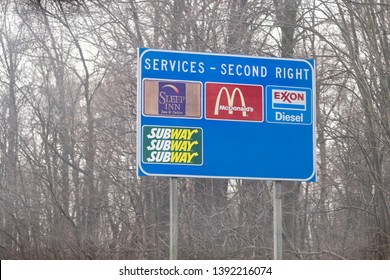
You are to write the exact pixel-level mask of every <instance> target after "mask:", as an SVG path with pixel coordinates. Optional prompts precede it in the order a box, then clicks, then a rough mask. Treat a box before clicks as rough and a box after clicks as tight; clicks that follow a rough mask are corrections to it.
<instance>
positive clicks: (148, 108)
mask: <svg viewBox="0 0 390 280" xmlns="http://www.w3.org/2000/svg"><path fill="white" fill-rule="evenodd" d="M315 98H316V96H315V71H314V61H313V60H303V59H282V58H264V57H253V56H240V55H226V54H214V53H195V52H183V51H168V50H158V49H145V48H141V49H139V50H138V97H137V99H138V100H137V102H138V105H137V106H138V113H137V123H138V135H137V142H138V144H137V146H138V147H137V162H138V163H137V165H138V175H139V176H170V177H209V178H242V179H263V180H285V181H313V180H315V176H316V168H315V166H316V164H315V162H316V156H315Z"/></svg>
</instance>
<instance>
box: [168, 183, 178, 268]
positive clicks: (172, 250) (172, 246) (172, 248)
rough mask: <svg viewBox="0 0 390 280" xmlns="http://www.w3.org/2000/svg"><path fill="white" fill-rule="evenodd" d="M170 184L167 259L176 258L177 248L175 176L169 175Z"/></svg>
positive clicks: (176, 191) (176, 190)
mask: <svg viewBox="0 0 390 280" xmlns="http://www.w3.org/2000/svg"><path fill="white" fill-rule="evenodd" d="M169 185H170V188H169V189H170V190H169V191H170V213H169V215H170V242H169V259H170V260H177V256H178V248H179V244H178V243H179V219H178V218H179V211H178V189H177V178H175V177H171V178H170V180H169Z"/></svg>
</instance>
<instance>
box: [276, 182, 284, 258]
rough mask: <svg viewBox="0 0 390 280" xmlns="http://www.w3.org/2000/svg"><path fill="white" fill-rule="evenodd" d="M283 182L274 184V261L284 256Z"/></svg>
mask: <svg viewBox="0 0 390 280" xmlns="http://www.w3.org/2000/svg"><path fill="white" fill-rule="evenodd" d="M282 232H283V228H282V182H281V181H275V182H274V260H281V259H282V258H283V256H282V252H283V251H282Z"/></svg>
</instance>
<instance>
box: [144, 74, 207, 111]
mask: <svg viewBox="0 0 390 280" xmlns="http://www.w3.org/2000/svg"><path fill="white" fill-rule="evenodd" d="M143 83H144V86H143V114H144V115H150V116H159V117H182V118H186V117H189V118H200V117H201V84H200V83H198V82H185V81H170V80H149V79H146V80H144V81H143Z"/></svg>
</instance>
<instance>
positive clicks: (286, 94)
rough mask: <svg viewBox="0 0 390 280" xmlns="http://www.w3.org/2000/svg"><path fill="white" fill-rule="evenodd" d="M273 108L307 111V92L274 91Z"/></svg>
mask: <svg viewBox="0 0 390 280" xmlns="http://www.w3.org/2000/svg"><path fill="white" fill-rule="evenodd" d="M272 108H273V109H289V110H300V111H306V92H305V91H299V90H286V89H272Z"/></svg>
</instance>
